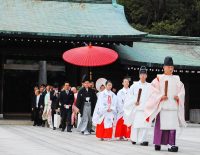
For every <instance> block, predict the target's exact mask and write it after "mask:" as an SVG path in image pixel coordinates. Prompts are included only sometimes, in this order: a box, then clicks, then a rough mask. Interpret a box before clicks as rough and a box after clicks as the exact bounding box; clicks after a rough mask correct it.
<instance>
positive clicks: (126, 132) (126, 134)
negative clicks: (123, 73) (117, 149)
mask: <svg viewBox="0 0 200 155" xmlns="http://www.w3.org/2000/svg"><path fill="white" fill-rule="evenodd" d="M122 85H123V88H122V89H120V90H119V91H118V93H117V99H118V102H117V124H116V130H115V137H116V138H120V140H123V139H125V138H130V133H131V127H127V125H125V124H124V109H123V108H124V103H125V100H127V99H128V97H129V96H130V89H129V80H128V79H127V78H124V79H123V83H122Z"/></svg>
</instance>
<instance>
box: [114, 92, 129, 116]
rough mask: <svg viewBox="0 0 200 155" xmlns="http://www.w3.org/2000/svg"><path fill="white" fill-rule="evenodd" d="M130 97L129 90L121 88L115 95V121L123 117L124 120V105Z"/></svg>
mask: <svg viewBox="0 0 200 155" xmlns="http://www.w3.org/2000/svg"><path fill="white" fill-rule="evenodd" d="M129 96H130V88H128V89H126V88H122V89H120V90H119V91H118V93H117V100H118V102H117V120H119V119H120V118H122V117H123V119H124V104H125V100H127V98H128V97H129Z"/></svg>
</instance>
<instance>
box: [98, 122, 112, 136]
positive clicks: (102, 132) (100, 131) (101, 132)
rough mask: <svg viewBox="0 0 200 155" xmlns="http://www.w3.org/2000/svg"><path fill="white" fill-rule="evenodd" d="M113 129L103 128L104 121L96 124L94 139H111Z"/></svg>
mask: <svg viewBox="0 0 200 155" xmlns="http://www.w3.org/2000/svg"><path fill="white" fill-rule="evenodd" d="M112 133H113V128H107V129H106V128H105V127H104V120H103V121H102V123H101V124H97V127H96V137H97V138H112Z"/></svg>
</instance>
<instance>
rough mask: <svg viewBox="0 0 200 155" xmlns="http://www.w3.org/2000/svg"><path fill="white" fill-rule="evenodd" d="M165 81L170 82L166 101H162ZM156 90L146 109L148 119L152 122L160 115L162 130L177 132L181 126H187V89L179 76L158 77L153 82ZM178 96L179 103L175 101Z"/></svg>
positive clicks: (163, 75)
mask: <svg viewBox="0 0 200 155" xmlns="http://www.w3.org/2000/svg"><path fill="white" fill-rule="evenodd" d="M165 81H168V90H167V97H168V99H167V100H166V101H161V97H162V96H163V95H164V94H165ZM152 86H153V87H154V88H155V90H154V91H152V93H151V98H149V100H148V101H147V106H146V108H145V114H146V118H149V119H150V121H152V120H153V119H154V118H155V117H156V116H157V114H158V113H160V129H161V130H176V129H178V128H179V127H180V126H186V122H185V116H184V101H185V88H184V85H183V83H182V82H181V81H180V77H179V76H177V75H165V74H162V75H157V78H156V79H154V80H153V81H152ZM174 96H178V98H179V100H178V102H177V101H176V100H175V99H174Z"/></svg>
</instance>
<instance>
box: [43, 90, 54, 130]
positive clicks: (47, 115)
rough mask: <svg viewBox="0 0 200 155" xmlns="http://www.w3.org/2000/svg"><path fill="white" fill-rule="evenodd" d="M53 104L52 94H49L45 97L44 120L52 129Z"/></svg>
mask: <svg viewBox="0 0 200 155" xmlns="http://www.w3.org/2000/svg"><path fill="white" fill-rule="evenodd" d="M51 103H52V101H51V100H50V92H47V93H46V95H45V97H44V111H43V115H42V119H43V120H47V122H48V124H49V125H50V127H52V118H51Z"/></svg>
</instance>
